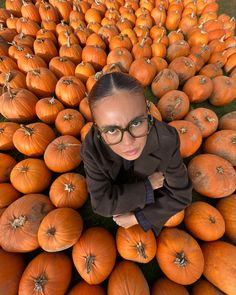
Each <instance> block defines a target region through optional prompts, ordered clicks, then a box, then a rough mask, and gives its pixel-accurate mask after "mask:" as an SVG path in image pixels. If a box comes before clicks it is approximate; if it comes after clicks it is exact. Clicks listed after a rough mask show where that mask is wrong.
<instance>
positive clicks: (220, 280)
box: [201, 241, 236, 295]
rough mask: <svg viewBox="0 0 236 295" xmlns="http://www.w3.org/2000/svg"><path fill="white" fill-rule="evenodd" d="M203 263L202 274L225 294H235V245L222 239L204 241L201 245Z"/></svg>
mask: <svg viewBox="0 0 236 295" xmlns="http://www.w3.org/2000/svg"><path fill="white" fill-rule="evenodd" d="M201 249H202V253H203V255H204V260H205V265H204V271H203V275H204V276H205V277H206V279H207V280H208V281H209V282H211V283H212V284H213V285H214V286H216V287H217V288H219V289H220V290H221V291H223V292H224V293H226V294H230V295H231V294H232V295H233V294H236V280H235V261H236V247H235V246H234V245H232V244H229V243H227V242H223V241H214V242H206V243H204V244H203V245H202V246H201Z"/></svg>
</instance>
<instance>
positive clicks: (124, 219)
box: [113, 213, 138, 228]
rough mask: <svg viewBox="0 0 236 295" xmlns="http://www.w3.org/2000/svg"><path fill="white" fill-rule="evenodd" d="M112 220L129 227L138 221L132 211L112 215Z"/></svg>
mask: <svg viewBox="0 0 236 295" xmlns="http://www.w3.org/2000/svg"><path fill="white" fill-rule="evenodd" d="M113 220H114V221H115V223H116V224H117V225H119V226H122V227H124V228H129V227H131V226H133V225H135V224H138V221H137V219H136V217H135V215H134V214H133V213H126V214H119V215H113Z"/></svg>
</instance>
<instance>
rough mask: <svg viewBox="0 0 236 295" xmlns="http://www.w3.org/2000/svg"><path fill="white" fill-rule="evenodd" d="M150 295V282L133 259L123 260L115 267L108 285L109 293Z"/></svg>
mask: <svg viewBox="0 0 236 295" xmlns="http://www.w3.org/2000/svg"><path fill="white" fill-rule="evenodd" d="M128 293H130V294H132V295H150V291H149V287H148V283H147V281H146V279H145V277H144V275H143V273H142V271H141V270H140V268H139V267H138V265H137V264H135V263H134V262H132V261H126V260H122V261H120V262H118V263H117V264H116V266H115V268H114V269H113V271H112V273H111V275H110V277H109V280H108V286H107V294H108V295H123V294H128Z"/></svg>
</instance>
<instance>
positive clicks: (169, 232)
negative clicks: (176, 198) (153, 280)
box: [156, 228, 204, 285]
mask: <svg viewBox="0 0 236 295" xmlns="http://www.w3.org/2000/svg"><path fill="white" fill-rule="evenodd" d="M156 259H157V262H158V264H159V266H160V268H161V270H162V271H163V272H164V274H165V275H166V276H167V277H168V278H169V279H170V280H172V281H173V282H175V283H177V284H181V285H189V284H192V283H194V282H195V281H197V280H198V279H199V278H200V276H201V275H202V273H203V268H204V258H203V255H202V251H201V248H200V246H199V245H198V243H197V241H196V240H195V239H194V238H193V237H192V236H190V235H189V234H188V233H187V232H185V231H183V230H180V229H177V228H164V229H163V230H162V231H161V233H160V235H159V236H158V238H157V252H156Z"/></svg>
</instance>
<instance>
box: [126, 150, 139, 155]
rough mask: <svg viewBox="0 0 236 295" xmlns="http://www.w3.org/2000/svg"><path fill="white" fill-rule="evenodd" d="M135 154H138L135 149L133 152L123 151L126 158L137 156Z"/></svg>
mask: <svg viewBox="0 0 236 295" xmlns="http://www.w3.org/2000/svg"><path fill="white" fill-rule="evenodd" d="M137 152H138V150H137V149H133V150H128V151H124V152H123V153H124V154H125V155H127V156H133V155H135V154H137Z"/></svg>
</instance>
